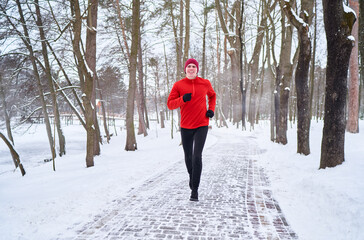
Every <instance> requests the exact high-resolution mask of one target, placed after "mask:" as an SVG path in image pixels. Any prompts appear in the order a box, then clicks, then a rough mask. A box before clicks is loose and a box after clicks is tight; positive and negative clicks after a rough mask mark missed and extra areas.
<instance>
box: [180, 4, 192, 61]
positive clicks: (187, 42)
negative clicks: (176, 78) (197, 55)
mask: <svg viewBox="0 0 364 240" xmlns="http://www.w3.org/2000/svg"><path fill="white" fill-rule="evenodd" d="M185 4H186V7H185V10H186V19H185V20H186V27H185V46H184V50H183V61H182V63H183V64H184V63H185V62H186V61H187V59H188V58H189V49H190V0H185ZM181 14H182V12H181Z"/></svg>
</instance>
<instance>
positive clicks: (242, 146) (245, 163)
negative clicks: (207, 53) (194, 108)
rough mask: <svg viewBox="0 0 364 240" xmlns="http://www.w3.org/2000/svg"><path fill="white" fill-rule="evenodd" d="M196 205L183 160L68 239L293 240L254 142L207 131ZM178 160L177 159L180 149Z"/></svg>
mask: <svg viewBox="0 0 364 240" xmlns="http://www.w3.org/2000/svg"><path fill="white" fill-rule="evenodd" d="M209 134H213V135H215V137H217V142H216V144H214V145H213V146H211V147H209V148H205V150H204V153H203V170H202V177H201V184H200V189H199V200H200V201H199V202H191V201H189V196H190V190H189V187H188V174H187V171H186V169H185V165H184V160H182V157H181V161H178V162H177V163H176V164H174V165H173V166H171V167H170V168H169V169H168V170H167V171H164V172H163V173H161V174H159V175H157V176H155V177H153V178H151V179H149V180H148V181H146V182H145V183H143V184H142V185H141V186H140V187H138V188H135V189H132V190H130V191H129V192H128V194H127V195H126V196H125V197H124V198H122V199H118V200H115V201H114V202H113V204H111V205H112V206H110V209H107V210H105V211H104V212H103V213H101V214H99V215H97V216H96V217H95V218H94V219H93V220H92V221H90V222H89V223H87V224H86V225H84V226H83V227H81V228H79V229H78V230H77V236H76V237H75V238H73V239H76V240H84V239H274V240H275V239H298V237H297V235H296V234H295V233H294V231H293V230H292V229H291V227H290V226H289V224H288V222H287V220H286V219H285V217H284V214H283V212H282V210H281V208H280V207H279V203H278V202H277V201H276V200H275V199H274V197H273V193H272V191H271V187H270V184H269V179H268V178H267V176H266V174H265V173H264V169H263V168H260V167H259V165H258V164H257V161H258V160H259V154H260V153H261V151H262V150H260V149H259V147H258V145H257V144H256V143H255V141H254V137H240V138H236V136H230V135H229V133H226V134H225V133H223V132H222V131H217V132H215V131H210V133H209ZM181 156H183V153H182V148H181Z"/></svg>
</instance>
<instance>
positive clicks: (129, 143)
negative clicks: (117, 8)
mask: <svg viewBox="0 0 364 240" xmlns="http://www.w3.org/2000/svg"><path fill="white" fill-rule="evenodd" d="M139 17H140V0H133V20H132V21H133V23H132V42H131V52H130V71H129V72H130V75H129V90H128V100H127V110H126V131H127V132H126V144H125V150H127V151H135V150H136V149H137V143H136V139H135V131H134V100H135V91H136V71H137V55H138V42H139V29H140V19H139Z"/></svg>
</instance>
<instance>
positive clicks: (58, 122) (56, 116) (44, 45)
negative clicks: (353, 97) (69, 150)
mask: <svg viewBox="0 0 364 240" xmlns="http://www.w3.org/2000/svg"><path fill="white" fill-rule="evenodd" d="M34 6H35V10H36V15H37V21H36V23H37V26H38V29H39V35H40V40H41V43H42V55H43V59H44V67H45V73H46V77H47V80H48V87H49V89H50V93H51V97H52V106H53V114H54V121H55V124H56V128H57V134H58V140H59V156H63V155H64V154H66V139H65V137H64V135H63V131H62V127H61V119H60V114H59V109H58V103H57V95H56V92H55V90H54V84H53V79H52V74H51V67H50V64H49V59H48V51H47V43H46V37H45V33H44V29H43V22H42V16H41V13H40V7H39V1H38V0H35V1H34Z"/></svg>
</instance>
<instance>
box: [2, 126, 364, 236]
mask: <svg viewBox="0 0 364 240" xmlns="http://www.w3.org/2000/svg"><path fill="white" fill-rule="evenodd" d="M360 124H361V125H360V129H364V121H361V122H360ZM322 125H323V123H322V122H319V123H316V122H315V121H313V122H312V128H311V152H312V154H311V155H309V156H301V155H299V154H296V130H295V126H293V127H292V128H290V129H289V131H288V141H289V143H288V144H287V145H286V146H283V145H278V144H275V143H272V142H270V141H269V139H270V138H269V124H268V122H261V124H260V125H259V126H256V127H255V131H245V132H242V131H241V130H237V129H235V127H233V126H232V127H230V128H229V129H226V128H221V129H218V128H216V127H215V126H213V129H212V131H210V134H209V136H208V139H207V145H206V147H205V151H206V150H208V151H210V152H211V151H213V149H214V148H213V145H214V143H215V142H216V140H217V139H216V137H215V136H214V132H219V133H221V132H223V133H225V132H228V131H234V133H235V134H231V136H232V137H242V138H244V137H247V136H254V137H255V140H253V138H252V141H257V142H258V143H259V146H260V148H261V149H265V150H266V151H265V152H264V153H263V154H262V155H260V161H259V164H261V166H262V167H264V168H265V170H266V173H267V174H268V175H269V177H270V182H271V185H272V190H273V194H274V197H275V198H276V199H277V200H278V201H279V203H280V206H281V207H282V211H283V212H284V214H285V215H286V218H287V219H288V221H289V223H290V225H291V227H292V228H293V230H294V231H295V232H296V233H297V235H298V236H299V238H300V239H307V240H315V239H322V240H324V239H325V240H326V239H334V240H335V239H338V240H339V239H364V233H363V232H362V231H361V225H363V224H364V208H363V206H364V192H363V190H364V181H362V179H363V172H364V161H363V160H364V159H363V157H362V156H363V154H364V148H363V147H362V146H363V143H364V133H363V132H361V133H359V134H349V133H347V134H346V142H345V151H346V154H345V155H346V161H345V162H344V163H343V164H342V165H341V166H338V167H336V168H331V169H325V170H318V167H319V161H320V146H321V136H322ZM168 126H169V125H168V124H167V128H166V129H160V128H159V127H157V125H156V123H155V122H152V123H151V130H150V131H149V135H148V136H147V137H143V136H138V137H137V143H138V151H136V152H126V151H124V147H125V130H122V131H120V126H119V127H118V128H117V131H118V136H114V137H113V138H112V140H111V143H110V144H104V145H103V146H102V150H101V152H102V154H101V156H99V157H96V158H95V166H94V167H92V168H86V167H85V133H84V130H83V129H82V126H80V125H72V126H64V127H63V129H64V133H65V136H66V141H67V146H66V147H67V154H66V156H64V157H62V158H57V159H56V171H55V172H54V171H53V168H52V163H51V162H47V163H45V162H44V159H45V158H49V156H50V154H49V147H48V143H47V137H46V133H45V128H44V126H43V125H33V126H32V127H31V128H30V129H29V130H28V131H27V132H25V130H26V129H27V128H28V127H29V126H26V127H23V128H21V129H17V130H16V132H15V134H14V135H15V137H14V138H15V147H16V149H17V151H18V152H19V154H20V157H21V160H22V162H23V165H24V168H25V170H26V172H27V174H26V175H25V176H24V177H21V174H20V172H19V170H16V171H15V172H14V171H13V163H12V160H11V156H10V154H9V151H8V149H7V148H6V146H5V144H4V143H3V142H1V143H0V222H1V224H0V239H52V238H55V237H56V236H57V235H58V234H59V233H65V234H66V235H69V234H72V229H70V228H71V227H72V226H74V225H82V224H84V223H85V222H88V221H90V219H92V217H93V216H95V215H97V214H99V213H100V212H102V211H103V210H105V209H107V208H108V206H110V202H112V201H113V200H115V199H119V198H122V197H124V196H125V194H126V192H127V191H128V190H130V189H131V188H135V187H137V186H140V185H141V184H142V183H143V182H145V181H146V180H147V179H149V178H151V177H153V176H155V175H157V174H158V173H161V172H163V171H166V169H168V168H169V167H170V166H171V165H173V164H174V163H176V162H177V161H180V160H181V159H182V158H183V153H182V148H181V146H179V144H180V137H179V134H178V133H175V138H174V139H173V140H171V136H170V128H169V127H168ZM2 131H3V130H2ZM235 131H239V133H240V134H236V132H235ZM209 147H210V148H209Z"/></svg>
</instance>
